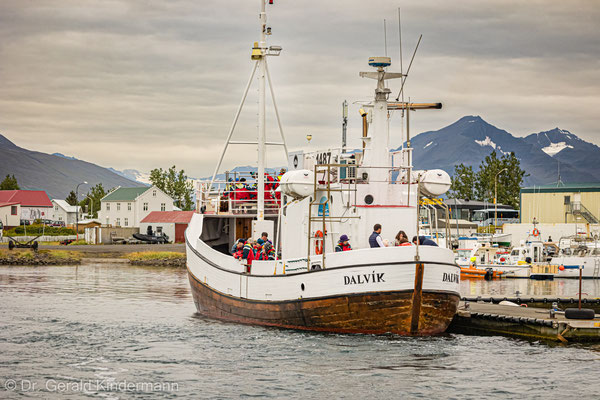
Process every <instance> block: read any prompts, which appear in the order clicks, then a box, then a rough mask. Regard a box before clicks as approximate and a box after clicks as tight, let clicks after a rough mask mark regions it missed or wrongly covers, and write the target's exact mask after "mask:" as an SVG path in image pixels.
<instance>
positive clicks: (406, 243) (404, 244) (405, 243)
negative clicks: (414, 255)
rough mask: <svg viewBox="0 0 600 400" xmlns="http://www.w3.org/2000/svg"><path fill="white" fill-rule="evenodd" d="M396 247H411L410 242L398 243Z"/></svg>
mask: <svg viewBox="0 0 600 400" xmlns="http://www.w3.org/2000/svg"><path fill="white" fill-rule="evenodd" d="M398 246H412V243H411V242H404V243H400V244H399V245H398Z"/></svg>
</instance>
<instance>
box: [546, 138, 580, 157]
mask: <svg viewBox="0 0 600 400" xmlns="http://www.w3.org/2000/svg"><path fill="white" fill-rule="evenodd" d="M567 148H569V149H572V148H573V146H571V145H568V144H567V143H566V142H558V143H550V146H546V147H544V148H542V151H543V152H544V153H546V154H548V155H549V156H550V157H554V156H555V155H556V154H558V153H560V152H561V151H563V150H564V149H567Z"/></svg>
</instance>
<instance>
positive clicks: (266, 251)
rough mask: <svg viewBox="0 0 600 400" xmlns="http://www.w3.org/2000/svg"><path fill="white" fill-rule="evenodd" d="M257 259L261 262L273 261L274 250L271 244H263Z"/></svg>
mask: <svg viewBox="0 0 600 400" xmlns="http://www.w3.org/2000/svg"><path fill="white" fill-rule="evenodd" d="M258 259H259V260H261V261H267V260H274V259H275V249H274V248H273V245H272V244H271V242H265V244H264V245H263V247H262V250H261V252H260V253H258Z"/></svg>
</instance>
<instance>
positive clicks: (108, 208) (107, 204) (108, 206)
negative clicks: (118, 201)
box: [106, 203, 110, 211]
mask: <svg viewBox="0 0 600 400" xmlns="http://www.w3.org/2000/svg"><path fill="white" fill-rule="evenodd" d="M106 211H110V203H106Z"/></svg>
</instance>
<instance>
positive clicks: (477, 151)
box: [411, 116, 600, 185]
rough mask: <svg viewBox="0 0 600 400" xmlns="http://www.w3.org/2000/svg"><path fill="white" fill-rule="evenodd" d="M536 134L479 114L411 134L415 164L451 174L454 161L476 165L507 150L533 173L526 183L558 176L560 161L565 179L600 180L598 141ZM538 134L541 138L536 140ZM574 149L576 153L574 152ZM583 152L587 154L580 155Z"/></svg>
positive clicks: (523, 166)
mask: <svg viewBox="0 0 600 400" xmlns="http://www.w3.org/2000/svg"><path fill="white" fill-rule="evenodd" d="M536 135H538V136H537V137H535V138H534V137H533V136H534V135H530V136H528V137H527V138H520V137H515V136H513V135H511V134H510V133H508V132H507V131H505V130H502V129H499V128H497V127H495V126H493V125H491V124H489V123H487V122H486V121H484V120H483V119H482V118H481V117H479V116H465V117H463V118H461V119H459V120H458V121H456V122H454V123H453V124H451V125H448V126H446V127H444V128H442V129H440V130H437V131H428V132H423V133H421V134H419V135H417V136H415V137H414V138H413V139H412V140H411V144H412V146H413V148H414V149H415V150H414V152H413V154H414V160H413V161H414V162H413V165H414V166H415V167H416V168H418V169H431V168H441V169H443V170H445V171H447V172H448V173H449V174H451V175H452V174H453V173H454V166H455V165H457V164H460V163H463V164H465V165H471V166H473V169H474V170H477V168H478V166H479V165H480V164H481V162H482V161H483V159H484V158H485V156H487V155H489V154H490V153H491V152H492V151H493V150H496V152H497V153H498V156H499V157H501V156H502V155H503V154H504V153H510V152H514V153H515V155H516V157H517V158H518V159H519V160H520V161H521V168H523V169H524V170H525V171H526V172H527V173H528V174H529V176H528V177H526V178H525V185H541V184H549V183H552V182H556V181H557V180H558V168H559V162H560V175H561V180H562V181H563V182H565V183H567V182H570V183H581V182H598V181H600V167H598V166H597V164H596V163H592V162H591V161H592V159H593V158H594V157H596V159H598V158H597V157H598V156H599V155H600V149H598V148H597V146H594V145H593V144H591V143H587V142H584V141H582V140H581V139H579V138H577V137H576V136H575V135H573V134H571V133H569V135H570V136H572V140H573V142H575V141H580V142H582V143H579V142H578V144H577V147H575V145H572V148H570V147H569V144H566V143H565V144H558V143H561V142H562V140H561V141H559V140H557V139H556V138H553V139H552V140H553V141H552V140H550V141H544V140H542V138H544V139H545V136H544V135H543V133H540V134H536ZM538 137H539V140H535V139H536V138H538ZM575 138H576V139H575ZM552 143H557V144H554V145H552ZM569 143H571V142H569ZM559 147H560V148H559ZM592 148H596V149H598V153H594V151H593V150H590V149H592ZM564 152H571V153H570V154H568V153H564ZM575 152H577V154H573V153H575ZM562 154H565V156H564V157H563V156H562ZM594 154H599V155H594ZM583 155H585V159H581V158H582V157H583ZM567 161H569V162H567Z"/></svg>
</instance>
